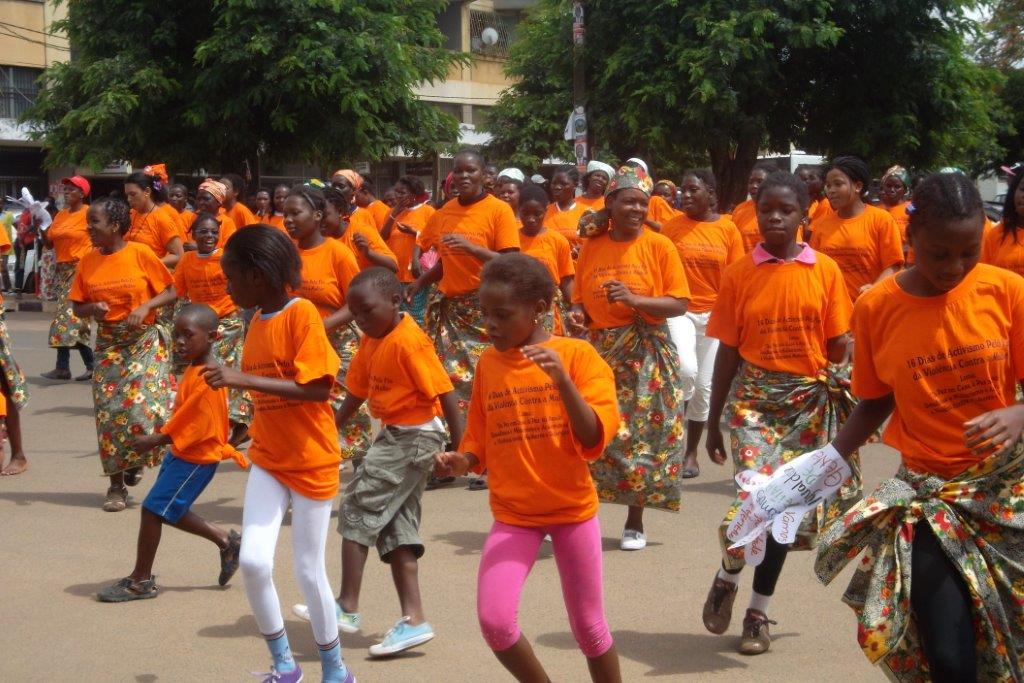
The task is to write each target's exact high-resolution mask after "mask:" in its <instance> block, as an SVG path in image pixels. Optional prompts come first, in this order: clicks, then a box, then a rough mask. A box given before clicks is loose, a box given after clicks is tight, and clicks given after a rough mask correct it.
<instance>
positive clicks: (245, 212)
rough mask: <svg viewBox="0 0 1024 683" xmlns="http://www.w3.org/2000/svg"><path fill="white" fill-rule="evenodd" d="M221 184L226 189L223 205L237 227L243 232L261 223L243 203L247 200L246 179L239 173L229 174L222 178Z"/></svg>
mask: <svg viewBox="0 0 1024 683" xmlns="http://www.w3.org/2000/svg"><path fill="white" fill-rule="evenodd" d="M220 183H221V184H222V185H223V186H224V189H225V196H224V200H223V201H222V202H221V203H222V204H223V206H224V211H225V212H227V214H228V216H229V217H230V218H231V220H232V221H233V222H234V224H235V227H236V228H238V229H239V230H241V229H242V228H244V227H245V226H247V225H255V224H256V223H259V221H258V220H256V216H255V215H254V214H253V212H252V211H251V210H250V209H249V207H248V206H246V205H245V204H244V203H242V200H243V199H244V198H245V179H244V178H242V176H240V175H238V174H237V173H227V174H225V175H222V176H221V177H220Z"/></svg>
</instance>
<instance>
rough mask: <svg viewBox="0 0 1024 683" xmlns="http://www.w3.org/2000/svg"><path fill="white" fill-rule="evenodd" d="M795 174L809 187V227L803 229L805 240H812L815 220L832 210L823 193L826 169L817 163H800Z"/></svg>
mask: <svg viewBox="0 0 1024 683" xmlns="http://www.w3.org/2000/svg"><path fill="white" fill-rule="evenodd" d="M793 174H794V175H795V176H796V177H797V178H798V179H799V180H800V182H801V183H803V184H804V185H805V186H806V187H807V194H808V195H809V196H810V198H811V205H810V206H809V207H807V227H806V228H804V230H803V241H804V242H810V241H811V233H812V232H813V231H814V223H815V221H817V220H819V219H821V218H824V217H825V216H826V215H828V214H829V213H830V212H831V211H832V207H831V206H829V203H828V200H827V199H825V197H824V196H823V195H822V190H824V189H825V169H824V168H822V167H821V166H819V165H817V164H800V165H799V166H797V167H796V170H795V171H794V172H793Z"/></svg>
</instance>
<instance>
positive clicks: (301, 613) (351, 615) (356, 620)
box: [292, 603, 363, 633]
mask: <svg viewBox="0 0 1024 683" xmlns="http://www.w3.org/2000/svg"><path fill="white" fill-rule="evenodd" d="M334 606H335V607H336V608H337V614H338V630H339V631H341V632H342V633H359V629H361V628H362V627H363V618H362V617H361V616H359V613H358V612H346V611H344V610H343V609H341V605H339V604H338V603H334ZM292 614H294V615H295V616H297V617H298V618H299V619H302V620H303V621H309V607H308V606H306V605H303V604H301V603H300V604H298V605H292Z"/></svg>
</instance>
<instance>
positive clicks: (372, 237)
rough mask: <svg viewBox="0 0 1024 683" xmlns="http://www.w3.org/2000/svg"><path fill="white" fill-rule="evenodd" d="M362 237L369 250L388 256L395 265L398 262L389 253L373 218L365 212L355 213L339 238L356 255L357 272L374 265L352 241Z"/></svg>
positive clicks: (389, 249) (395, 257)
mask: <svg viewBox="0 0 1024 683" xmlns="http://www.w3.org/2000/svg"><path fill="white" fill-rule="evenodd" d="M357 234H358V235H363V236H364V237H366V241H367V242H369V244H370V249H372V250H373V251H375V252H377V253H378V254H383V255H384V256H390V257H391V258H393V259H395V263H397V262H398V257H397V256H395V253H394V252H393V251H391V247H389V246H388V244H387V242H385V241H384V238H383V237H381V236H380V230H378V229H377V224H376V223H374V221H373V216H372V215H370V213H369V212H367V211H357V212H355V213H354V214H352V218H351V220H349V222H348V228H347V229H346V230H345V233H344V234H343V235H342V236H341V237H340V238H339V239H340V240H341V242H342V244H344V245H345V246H347V247H348V248H349V249H351V250H352V253H353V254H355V255H356V262H357V263H358V264H359V270H366V269H367V268H370V267H372V266H373V265H374V264H373V263H371V262H370V259H368V258H366V256H364V255H363V252H362V251H360V250H359V249H358V248H357V247H356V245H355V242H354V241H353V238H354V237H355V236H356V235H357Z"/></svg>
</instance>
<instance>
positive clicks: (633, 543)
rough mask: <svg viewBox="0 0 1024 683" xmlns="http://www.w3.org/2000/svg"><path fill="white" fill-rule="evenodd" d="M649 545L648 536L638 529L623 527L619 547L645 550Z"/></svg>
mask: <svg viewBox="0 0 1024 683" xmlns="http://www.w3.org/2000/svg"><path fill="white" fill-rule="evenodd" d="M646 547H647V536H645V535H644V532H642V531H637V530H636V529H623V530H622V540H621V541H620V542H619V548H620V549H622V550H643V549H644V548H646Z"/></svg>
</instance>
